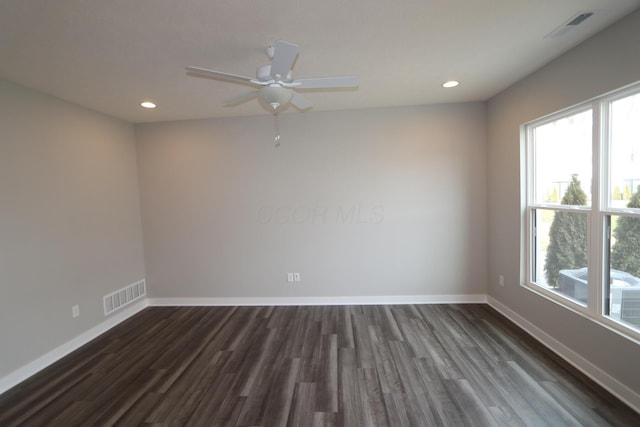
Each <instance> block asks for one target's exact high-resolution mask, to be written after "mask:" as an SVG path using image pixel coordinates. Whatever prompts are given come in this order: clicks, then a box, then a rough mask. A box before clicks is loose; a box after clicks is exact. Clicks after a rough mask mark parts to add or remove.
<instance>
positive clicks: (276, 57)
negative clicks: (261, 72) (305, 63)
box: [271, 40, 298, 80]
mask: <svg viewBox="0 0 640 427" xmlns="http://www.w3.org/2000/svg"><path fill="white" fill-rule="evenodd" d="M297 55H298V45H295V44H293V43H289V42H283V41H282V40H277V41H276V45H275V46H274V52H273V60H272V61H271V77H272V78H273V79H274V80H280V79H284V78H285V77H287V74H289V71H290V70H291V67H292V66H293V61H295V60H296V56H297Z"/></svg>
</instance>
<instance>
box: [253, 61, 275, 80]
mask: <svg viewBox="0 0 640 427" xmlns="http://www.w3.org/2000/svg"><path fill="white" fill-rule="evenodd" d="M256 78H257V79H258V80H260V81H261V82H266V81H269V80H271V65H263V66H262V67H260V68H258V70H257V71H256Z"/></svg>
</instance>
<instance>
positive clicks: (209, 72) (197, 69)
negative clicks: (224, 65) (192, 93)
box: [187, 67, 256, 84]
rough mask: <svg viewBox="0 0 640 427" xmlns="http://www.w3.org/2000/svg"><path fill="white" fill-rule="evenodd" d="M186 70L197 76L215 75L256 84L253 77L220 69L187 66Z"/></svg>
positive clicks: (219, 77) (220, 77)
mask: <svg viewBox="0 0 640 427" xmlns="http://www.w3.org/2000/svg"><path fill="white" fill-rule="evenodd" d="M187 71H188V72H189V73H193V74H197V75H199V76H206V77H216V78H218V79H223V80H231V81H237V82H242V83H251V84H256V82H255V79H252V78H250V77H244V76H238V75H235V74H229V73H222V72H220V71H213V70H207V69H206V68H200V67H187Z"/></svg>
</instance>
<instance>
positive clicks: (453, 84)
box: [442, 80, 460, 88]
mask: <svg viewBox="0 0 640 427" xmlns="http://www.w3.org/2000/svg"><path fill="white" fill-rule="evenodd" d="M459 84H460V82H459V81H456V80H449V81H448V82H444V83H442V87H447V88H449V87H456V86H458V85H459Z"/></svg>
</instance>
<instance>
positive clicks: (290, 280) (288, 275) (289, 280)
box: [287, 273, 293, 283]
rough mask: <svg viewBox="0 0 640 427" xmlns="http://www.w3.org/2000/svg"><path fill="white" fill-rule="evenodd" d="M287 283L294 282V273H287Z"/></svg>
mask: <svg viewBox="0 0 640 427" xmlns="http://www.w3.org/2000/svg"><path fill="white" fill-rule="evenodd" d="M287 282H289V283H291V282H293V273H287Z"/></svg>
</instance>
